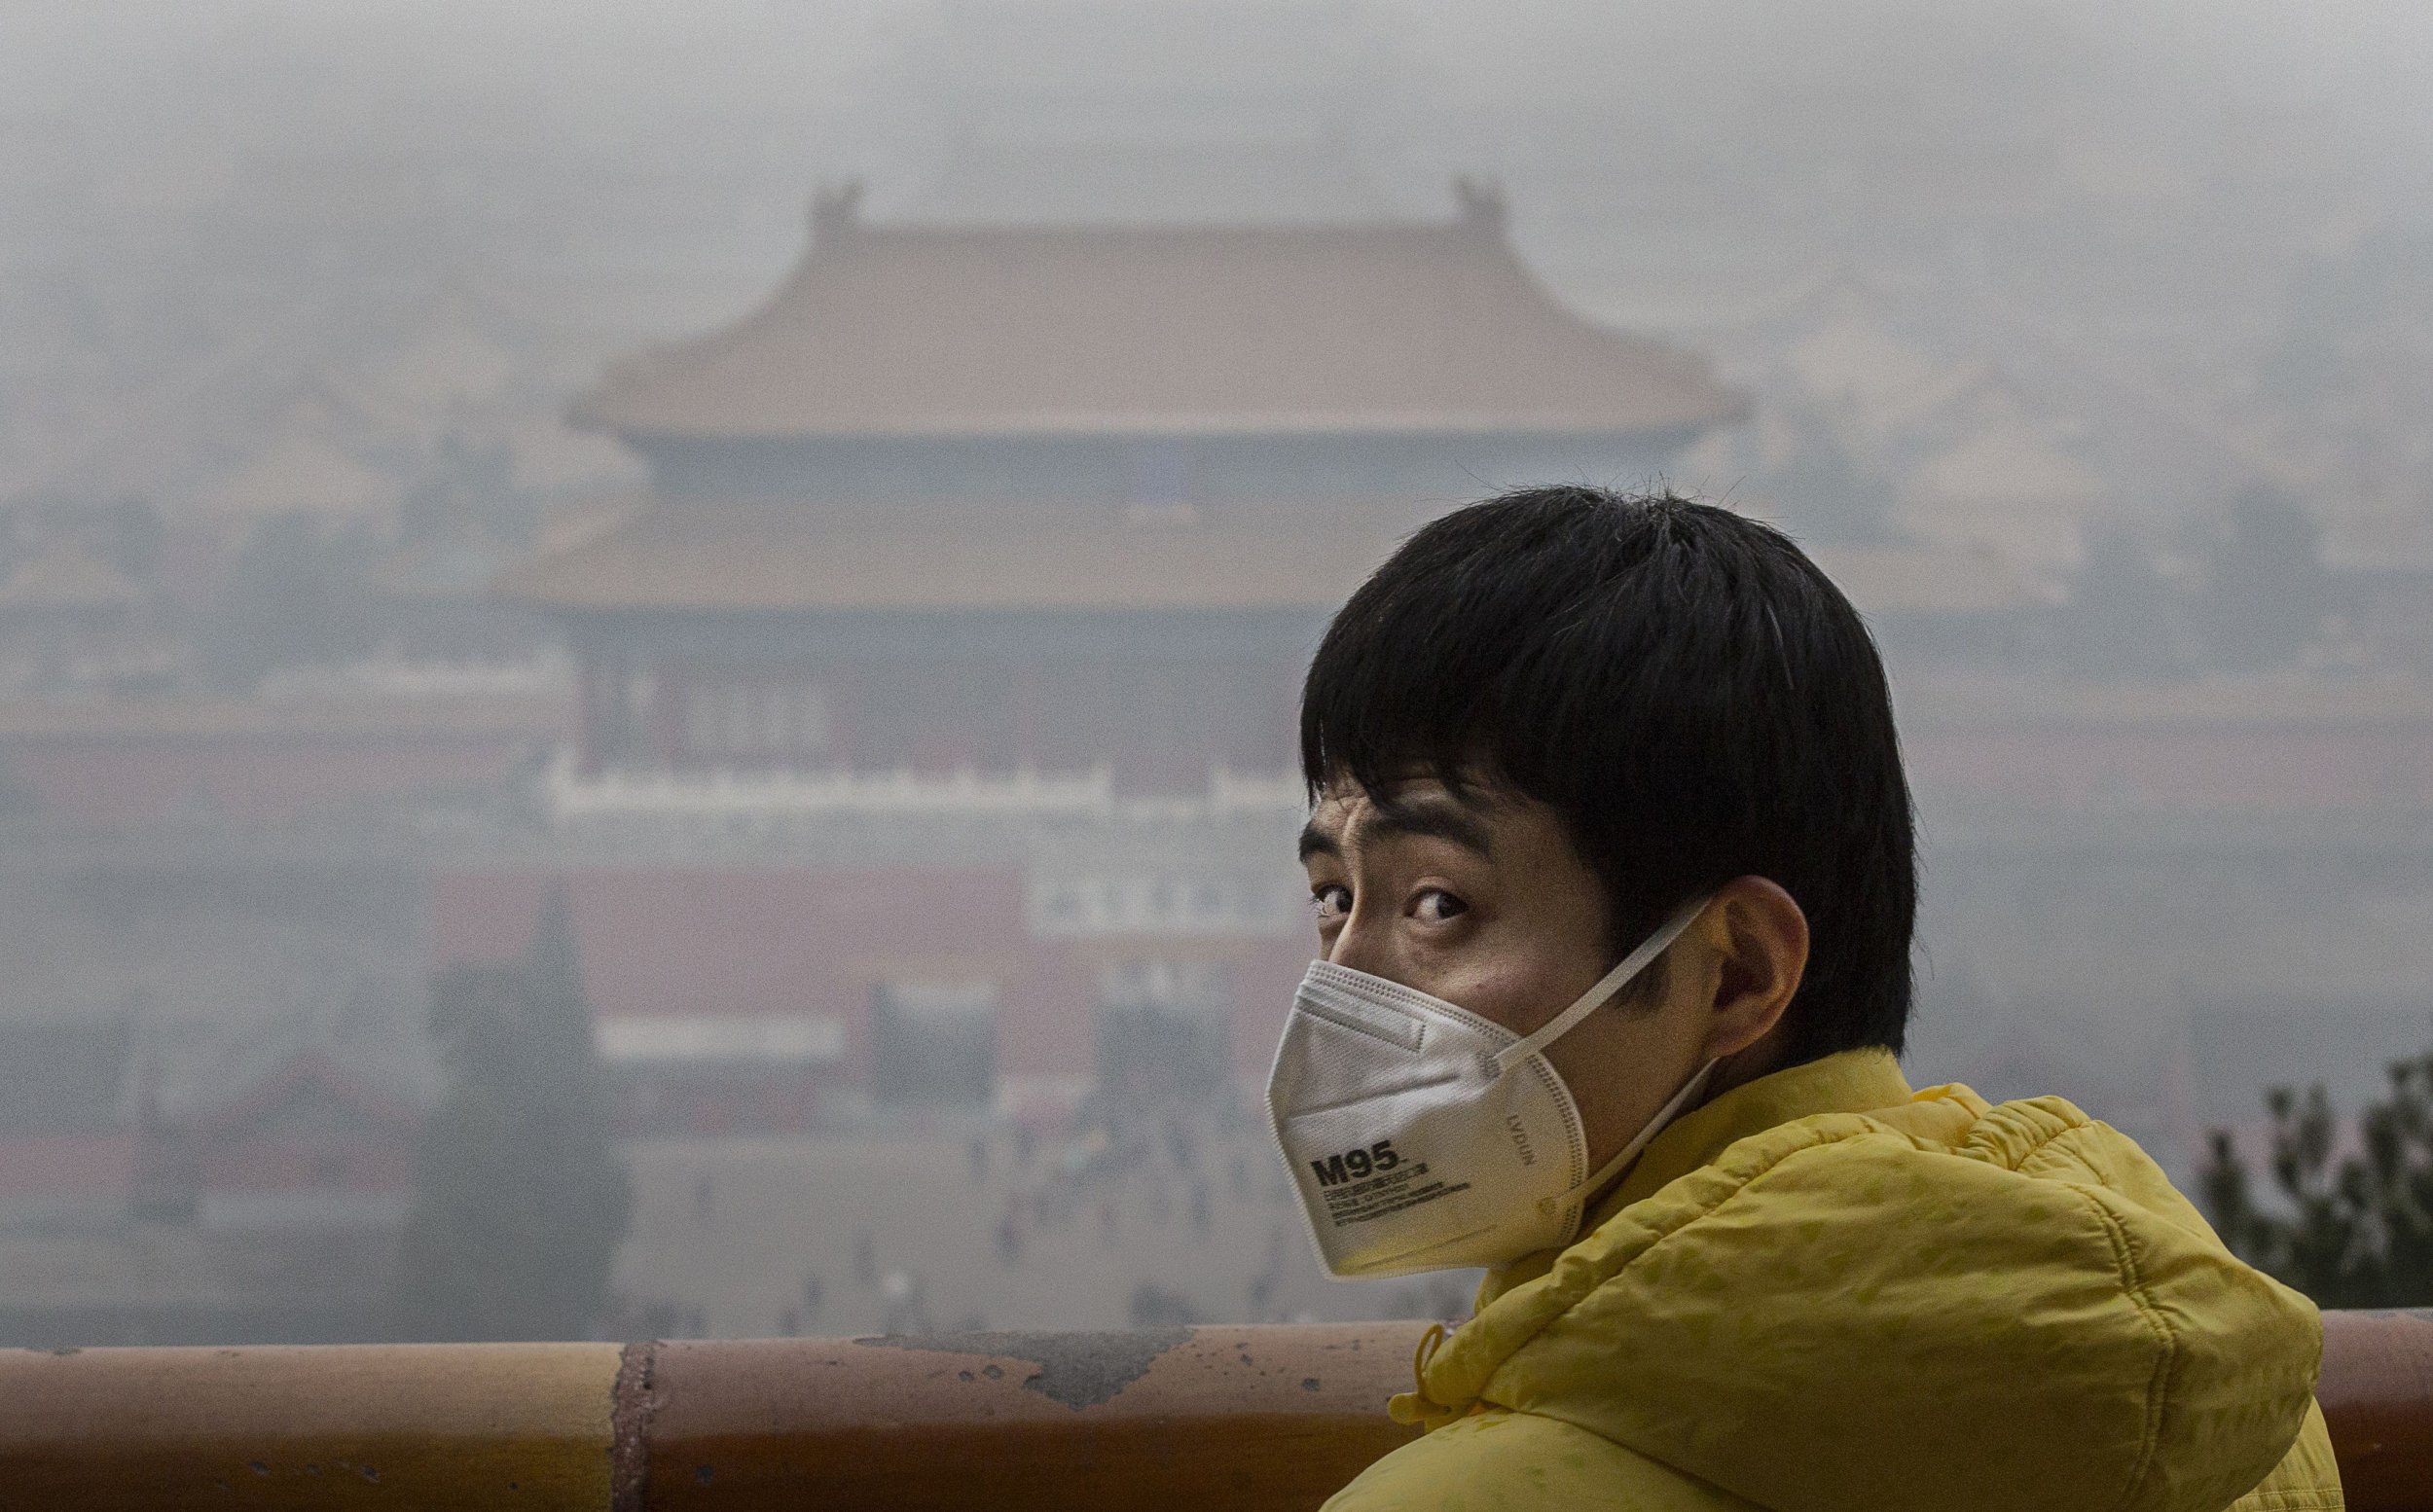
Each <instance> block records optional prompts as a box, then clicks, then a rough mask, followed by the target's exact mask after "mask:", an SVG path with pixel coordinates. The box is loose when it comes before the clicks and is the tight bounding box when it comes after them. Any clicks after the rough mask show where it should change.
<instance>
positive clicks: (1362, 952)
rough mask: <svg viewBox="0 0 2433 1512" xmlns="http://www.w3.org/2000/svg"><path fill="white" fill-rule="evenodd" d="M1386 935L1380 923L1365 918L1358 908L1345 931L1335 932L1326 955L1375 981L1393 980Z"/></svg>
mask: <svg viewBox="0 0 2433 1512" xmlns="http://www.w3.org/2000/svg"><path fill="white" fill-rule="evenodd" d="M1386 946H1387V933H1386V929H1385V927H1384V925H1383V924H1381V923H1380V922H1379V921H1378V920H1377V919H1375V918H1369V917H1366V916H1365V915H1364V914H1363V913H1362V910H1361V908H1360V907H1359V906H1358V905H1355V906H1354V907H1353V909H1352V914H1351V917H1350V918H1346V919H1344V921H1343V927H1342V928H1340V929H1338V930H1336V931H1335V938H1334V944H1333V945H1332V946H1331V947H1329V948H1328V950H1327V952H1326V959H1327V960H1329V961H1331V962H1333V963H1334V964H1335V965H1338V966H1347V967H1349V968H1351V969H1352V970H1354V971H1364V972H1366V973H1368V974H1369V975H1370V976H1372V977H1385V978H1387V979H1389V980H1392V979H1393V977H1394V970H1393V962H1392V961H1391V960H1390V959H1389V958H1388V952H1387V949H1386Z"/></svg>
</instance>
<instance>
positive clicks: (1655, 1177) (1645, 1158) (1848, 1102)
mask: <svg viewBox="0 0 2433 1512" xmlns="http://www.w3.org/2000/svg"><path fill="white" fill-rule="evenodd" d="M1914 1096H1916V1095H1915V1094H1914V1093H1912V1092H1911V1091H1910V1090H1909V1082H1908V1079H1907V1078H1906V1077H1905V1076H1903V1075H1902V1074H1901V1062H1899V1061H1898V1060H1896V1059H1894V1057H1893V1053H1892V1052H1891V1051H1889V1050H1881V1049H1869V1050H1844V1051H1841V1052H1840V1053H1838V1054H1836V1055H1830V1056H1827V1057H1825V1058H1824V1059H1823V1060H1821V1061H1810V1062H1806V1063H1805V1064H1802V1065H1795V1066H1791V1067H1788V1068H1786V1069H1784V1070H1780V1071H1775V1072H1772V1073H1770V1074H1768V1075H1764V1076H1761V1077H1759V1078H1758V1079H1757V1080H1756V1081H1753V1082H1745V1083H1743V1084H1742V1085H1740V1086H1738V1087H1734V1088H1732V1089H1731V1090H1730V1091H1729V1092H1725V1093H1723V1094H1721V1095H1719V1096H1718V1097H1716V1098H1712V1099H1711V1100H1709V1101H1707V1102H1704V1103H1702V1104H1700V1105H1699V1106H1698V1107H1696V1108H1693V1109H1691V1110H1690V1111H1689V1112H1687V1113H1684V1114H1683V1115H1682V1116H1681V1117H1679V1118H1677V1119H1675V1120H1673V1122H1672V1123H1671V1124H1670V1125H1668V1126H1667V1127H1666V1128H1665V1130H1664V1132H1663V1133H1662V1134H1657V1135H1656V1136H1655V1137H1654V1138H1653V1139H1652V1140H1650V1141H1649V1142H1648V1148H1647V1150H1646V1151H1645V1152H1644V1153H1643V1154H1641V1155H1640V1157H1639V1159H1638V1161H1637V1163H1636V1164H1634V1165H1633V1166H1632V1167H1631V1168H1630V1172H1629V1174H1627V1175H1625V1176H1624V1177H1623V1178H1622V1183H1621V1185H1620V1186H1617V1187H1616V1188H1615V1189H1614V1191H1613V1192H1612V1194H1611V1195H1609V1196H1608V1197H1607V1198H1606V1200H1605V1201H1604V1202H1602V1203H1599V1204H1598V1205H1597V1206H1595V1207H1594V1208H1592V1209H1590V1211H1589V1212H1588V1215H1587V1216H1586V1217H1585V1218H1584V1219H1582V1220H1581V1222H1580V1233H1581V1234H1583V1235H1586V1234H1593V1233H1595V1232H1596V1230H1597V1229H1598V1228H1599V1227H1600V1226H1602V1225H1603V1224H1604V1223H1605V1221H1606V1220H1607V1219H1609V1218H1611V1217H1613V1216H1614V1215H1615V1214H1616V1213H1617V1212H1620V1211H1621V1210H1622V1209H1623V1208H1625V1207H1627V1206H1630V1205H1631V1204H1633V1203H1635V1202H1638V1201H1640V1200H1641V1199H1642V1198H1646V1197H1651V1196H1653V1195H1654V1194H1655V1193H1656V1192H1658V1191H1661V1190H1662V1189H1663V1188H1665V1187H1667V1186H1670V1185H1671V1184H1672V1183H1673V1182H1675V1181H1678V1180H1680V1179H1681V1178H1682V1177H1684V1176H1686V1175H1688V1174H1689V1172H1691V1171H1693V1170H1697V1169H1698V1168H1699V1167H1701V1166H1704V1165H1707V1164H1709V1163H1711V1162H1712V1161H1714V1160H1715V1158H1716V1157H1717V1156H1719V1155H1722V1154H1723V1153H1724V1152H1725V1150H1727V1149H1729V1148H1730V1147H1731V1146H1732V1145H1734V1144H1736V1143H1738V1142H1739V1141H1740V1140H1742V1139H1746V1138H1748V1137H1749V1136H1750V1135H1751V1134H1763V1133H1764V1132H1765V1131H1766V1130H1768V1129H1772V1128H1774V1127H1775V1126H1777V1125H1779V1124H1787V1123H1790V1122H1791V1121H1792V1120H1793V1119H1796V1118H1809V1117H1813V1116H1814V1115H1816V1114H1819V1113H1870V1112H1873V1111H1875V1110H1876V1109H1878V1108H1888V1107H1897V1106H1899V1105H1900V1104H1902V1103H1904V1102H1907V1101H1908V1100H1910V1098H1913V1097H1914ZM1560 1253H1561V1251H1560V1250H1559V1249H1542V1250H1540V1251H1538V1252H1537V1253H1535V1254H1530V1255H1523V1256H1521V1257H1520V1258H1519V1259H1517V1260H1514V1261H1512V1262H1511V1263H1510V1264H1508V1265H1505V1266H1501V1267H1498V1268H1497V1269H1495V1270H1493V1271H1490V1272H1488V1273H1487V1277H1486V1279H1485V1280H1484V1281H1483V1282H1481V1283H1480V1285H1479V1288H1478V1305H1479V1306H1480V1307H1484V1306H1486V1305H1487V1304H1488V1303H1489V1302H1491V1301H1493V1300H1494V1299H1495V1298H1497V1297H1500V1296H1502V1295H1503V1294H1504V1293H1505V1292H1507V1291H1509V1290H1511V1289H1512V1288H1513V1287H1515V1286H1517V1285H1519V1284H1521V1283H1522V1282H1523V1281H1530V1280H1535V1279H1537V1278H1539V1277H1541V1276H1543V1275H1545V1274H1546V1272H1548V1271H1550V1270H1552V1269H1553V1268H1554V1259H1555V1256H1556V1255H1558V1254H1560Z"/></svg>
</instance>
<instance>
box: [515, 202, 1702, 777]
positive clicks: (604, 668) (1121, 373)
mask: <svg viewBox="0 0 2433 1512" xmlns="http://www.w3.org/2000/svg"><path fill="white" fill-rule="evenodd" d="M858 200H859V192H858V190H857V189H853V188H848V189H845V190H842V191H839V192H836V193H832V194H829V195H826V196H824V197H822V198H820V200H819V201H818V203H817V206H816V207H815V209H814V211H813V215H812V224H813V245H812V248H811V252H810V255H809V256H808V257H806V258H805V259H804V261H803V263H802V264H801V266H800V267H799V268H797V269H796V270H795V271H794V273H793V275H792V276H791V277H790V278H789V279H788V280H787V281H786V283H785V285H784V287H783V288H781V290H780V291H779V293H778V294H777V296H776V298H774V299H773V300H771V301H770V302H769V304H768V305H767V306H764V307H762V308H761V309H760V310H758V311H756V312H755V313H753V314H751V315H750V316H748V317H747V318H745V319H744V321H743V322H742V323H740V324H739V325H737V326H735V327H734V328H732V329H730V330H727V331H724V332H721V333H718V334H716V335H713V336H709V337H707V338H704V339H701V340H699V341H695V342H688V343H685V344H682V345H679V346H676V347H674V348H672V349H670V350H666V351H662V352H657V353H653V354H651V355H648V356H645V357H642V358H639V359H635V360H634V361H631V362H628V363H625V364H621V365H619V366H618V367H616V368H615V369H613V370H612V371H611V372H610V373H609V375H608V377H607V378H606V380H605V381H604V382H603V383H602V384H601V385H600V386H599V389H598V390H597V391H596V392H594V393H593V394H591V395H590V396H589V397H588V398H586V399H585V400H584V401H583V402H582V404H581V405H580V407H579V409H578V415H579V417H580V418H581V419H583V420H584V421H586V422H588V423H589V424H591V425H593V426H596V427H599V428H601V429H605V430H608V431H611V432H613V433H614V434H616V435H617V436H618V437H620V438H621V439H623V440H624V441H625V442H626V443H627V444H628V445H630V446H632V447H633V448H634V449H635V450H636V451H638V452H640V453H641V454H642V455H643V456H644V457H646V458H647V459H648V460H649V463H650V466H651V470H652V473H653V476H654V478H655V479H656V483H657V494H658V502H657V503H656V505H655V506H654V507H652V508H651V509H649V510H647V511H646V512H644V513H642V514H640V515H639V516H637V517H635V518H633V519H631V520H629V521H627V522H624V523H623V524H622V525H620V526H619V527H617V528H615V529H614V530H612V531H611V532H610V533H608V534H606V535H605V536H603V537H601V538H599V539H597V540H595V541H593V542H591V543H590V544H588V545H586V546H584V547H582V548H581V549H578V550H575V551H572V552H569V553H566V554H564V555H562V556H559V557H556V558H549V559H545V560H543V561H541V562H540V563H538V564H537V565H535V566H532V567H530V568H528V569H527V570H525V571H523V572H520V573H518V574H517V575H515V576H514V577H513V578H512V579H511V580H510V581H509V583H508V584H507V591H508V593H509V594H512V595H513V596H515V597H517V598H520V599H523V600H525V601H527V602H528V603H531V604H534V605H538V606H540V607H542V608H545V609H547V610H550V611H553V612H554V613H555V614H556V615H557V616H558V617H559V618H560V619H561V620H562V622H563V624H564V626H565V628H566V632H567V634H568V636H569V638H570V640H571V641H572V643H573V646H574V649H575V653H576V655H577V656H578V657H579V659H580V662H581V665H582V667H583V681H582V686H583V691H584V699H583V715H582V738H581V746H580V769H581V771H582V773H583V774H586V775H594V774H601V773H611V772H624V773H708V772H714V771H737V772H742V771H771V770H792V771H802V772H814V773H820V774H884V773H894V772H910V773H913V774H951V773H959V772H969V773H974V774H980V775H981V776H982V777H984V778H986V777H992V776H1003V775H1007V774H1015V773H1035V774H1041V775H1042V776H1046V775H1049V774H1067V775H1078V774H1089V773H1093V772H1100V771H1106V772H1109V773H1111V775H1112V780H1113V781H1114V783H1115V786H1116V788H1117V789H1118V791H1120V792H1124V793H1136V792H1161V793H1183V792H1189V793H1196V792H1200V791H1203V790H1205V788H1206V786H1207V784H1208V781H1209V774H1210V771H1211V769H1212V768H1216V769H1225V770H1230V771H1252V772H1258V773H1270V774H1272V773H1275V772H1278V771H1281V770H1282V769H1283V768H1284V767H1285V765H1286V764H1287V763H1288V762H1289V757H1290V752H1291V739H1290V736H1289V728H1288V727H1289V719H1290V715H1291V709H1292V695H1293V692H1294V689H1295V687H1296V686H1297V682H1298V677H1299V673H1300V670H1301V666H1302V664H1303V662H1304V660H1305V658H1306V657H1307V654H1308V651H1309V647H1310V643H1311V639H1312V635H1313V632H1314V630H1316V628H1317V627H1318V626H1319V625H1320V624H1321V623H1322V620H1323V616H1324V615H1325V613H1326V612H1327V611H1328V610H1329V609H1331V608H1332V607H1333V606H1334V605H1335V604H1337V603H1339V602H1341V600H1342V598H1343V597H1344V595H1345V594H1347V593H1348V592H1349V591H1350V590H1351V588H1352V587H1353V586H1354V585H1355V584H1357V583H1358V581H1359V580H1360V578H1361V576H1362V574H1363V573H1364V572H1365V571H1366V570H1367V569H1368V568H1369V567H1371V566H1373V565H1374V564H1375V563H1376V562H1377V561H1378V560H1379V559H1380V558H1382V557H1383V556H1384V554H1385V552H1386V551H1387V550H1389V549H1390V547H1391V545H1392V543H1393V541H1394V540H1395V539H1396V538H1397V537H1398V535H1399V534H1401V533H1402V532H1404V531H1405V530H1407V529H1408V528H1410V527H1411V526H1412V525H1413V524H1415V523H1417V522H1419V521H1420V520H1422V519H1425V518H1426V517H1427V516H1429V515H1431V514H1434V513H1437V512H1439V511H1440V510H1441V509H1442V508H1444V507H1446V506H1448V505H1450V504H1452V503H1454V502H1457V501H1460V500H1464V499H1468V498H1471V497H1475V496H1477V495H1478V494H1479V493H1481V492H1482V491H1485V490H1487V489H1490V488H1492V487H1494V486H1500V485H1504V484H1508V483H1517V482H1522V481H1543V480H1547V479H1567V478H1580V479H1597V480H1621V481H1625V482H1629V481H1637V480H1641V479H1645V478H1647V477H1649V476H1651V475H1652V474H1653V473H1655V472H1656V471H1658V470H1660V469H1661V468H1662V467H1663V466H1664V465H1665V464H1666V462H1667V461H1668V459H1669V458H1670V457H1671V456H1672V455H1673V454H1674V453H1675V452H1676V451H1677V450H1679V449H1680V448H1681V447H1682V446H1683V445H1684V444H1685V443H1687V442H1689V441H1691V440H1693V439H1695V438H1696V437H1697V436H1698V435H1700V434H1701V433H1703V432H1704V431H1706V430H1707V429H1709V428H1710V427H1713V426H1715V425H1717V424H1719V423H1722V422H1725V421H1728V420H1731V419H1733V418H1735V417H1737V416H1738V415H1739V414H1740V412H1741V401H1740V399H1739V398H1738V396H1736V395H1735V394H1733V393H1731V392H1729V391H1727V390H1725V389H1724V388H1722V387H1720V386H1718V384H1717V383H1716V382H1715V380H1714V379H1713V378H1712V377H1711V376H1710V374H1709V371H1708V369H1707V367H1706V365H1705V364H1704V363H1703V362H1701V361H1699V360H1698V359H1696V358H1693V357H1690V356H1687V355H1685V354H1683V353H1680V352H1678V351H1674V350H1671V349H1669V348H1667V347H1664V346H1661V345H1659V344H1657V343H1655V342H1649V341H1644V340H1640V339H1637V338H1633V337H1630V336H1625V335H1622V334H1619V333H1616V332H1613V331H1609V330H1606V329H1603V328H1601V327H1599V326H1596V325H1593V324H1591V323H1589V322H1588V321H1586V320H1583V319H1581V318H1580V316H1578V315H1576V314H1574V313H1572V312H1571V311H1569V310H1567V309H1565V308H1564V307H1563V306H1560V305H1558V304H1557V303H1555V301H1554V300H1553V299H1552V298H1551V297H1549V296H1548V295H1547V293H1546V291H1545V290H1544V289H1543V287H1541V286H1540V285H1539V284H1538V282H1537V281H1536V280H1535V279H1534V278H1532V277H1531V275H1530V273H1529V272H1528V270H1526V269H1525V268H1524V267H1523V266H1522V265H1521V263H1520V261H1519V259H1518V258H1517V257H1515V256H1514V254H1513V251H1512V248H1511V244H1510V242H1509V241H1508V240H1507V237H1506V234H1505V216H1504V207H1503V203H1502V201H1501V199H1500V198H1497V197H1496V196H1495V195H1494V194H1493V193H1492V192H1490V191H1488V190H1485V189H1481V188H1478V187H1476V186H1472V185H1467V184H1466V185H1464V186H1462V188H1461V213H1460V214H1459V216H1458V217H1456V218H1455V219H1452V220H1449V221H1444V222H1434V223H1417V224H1375V225H1338V226H1315V227H1311V226H1272V227H1240V228H1141V229H1119V228H1112V227H1086V228H1031V227H1001V228H1000V227H990V228H979V229H969V228H936V227H918V226H888V225H869V224H865V223H864V222H862V221H861V220H860V219H858V217H857V214H856V206H857V203H858Z"/></svg>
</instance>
